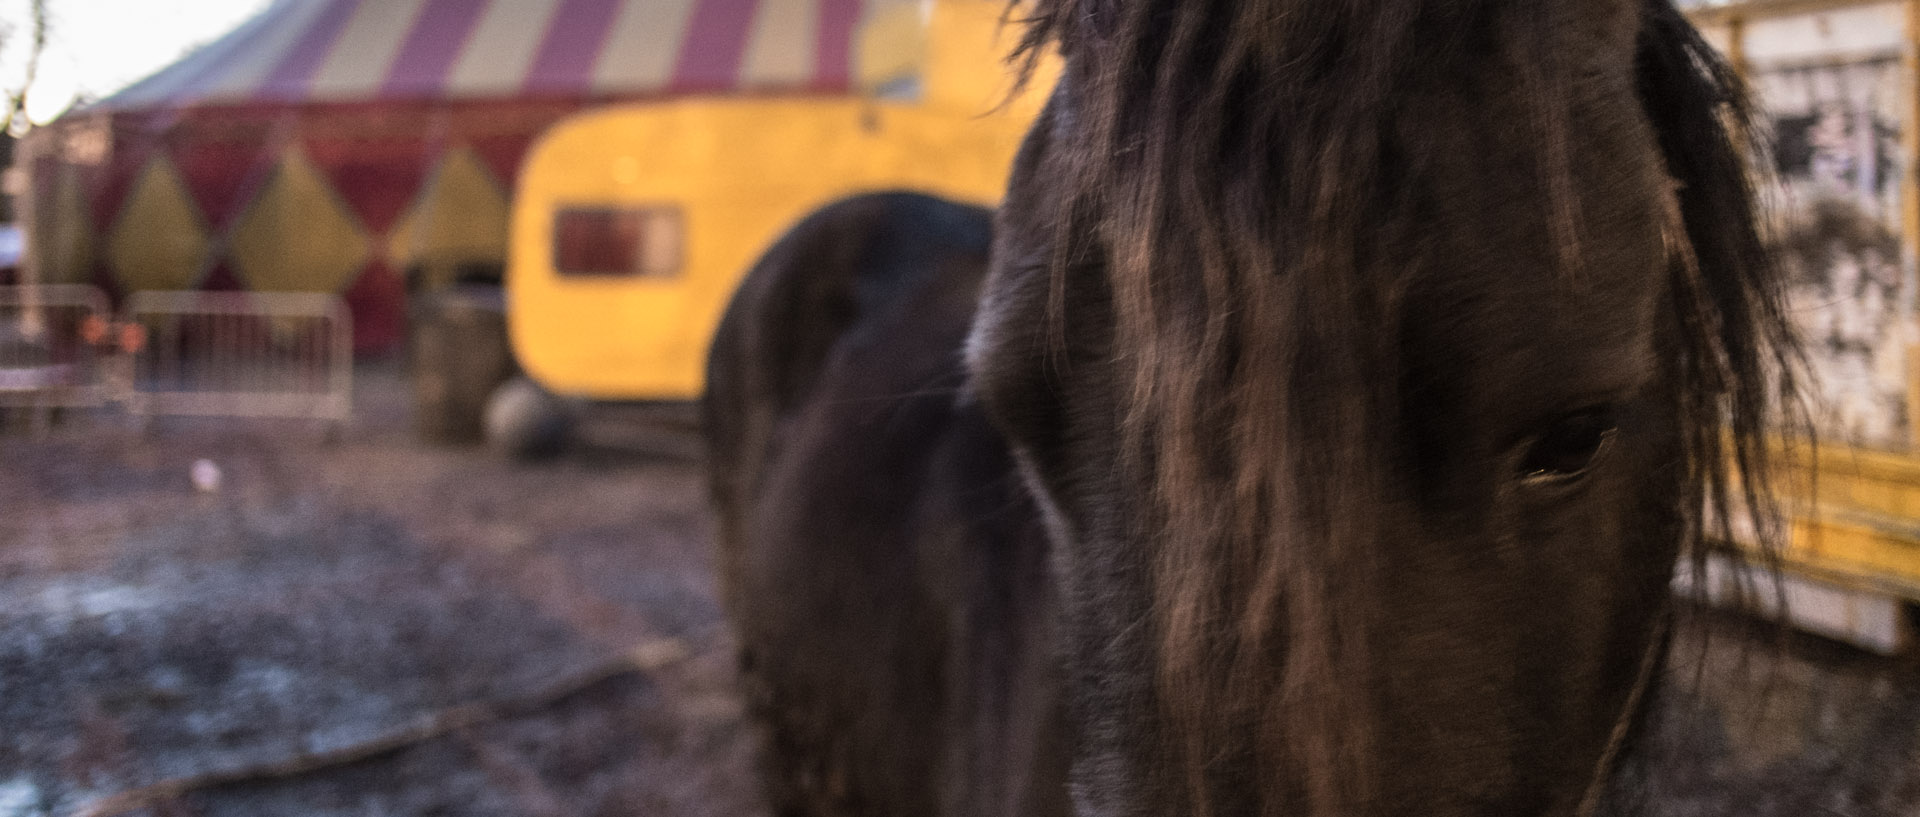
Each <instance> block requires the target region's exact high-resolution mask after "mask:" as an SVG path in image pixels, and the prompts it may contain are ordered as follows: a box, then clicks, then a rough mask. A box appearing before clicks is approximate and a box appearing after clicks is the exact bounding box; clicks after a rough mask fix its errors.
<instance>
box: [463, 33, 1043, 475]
mask: <svg viewBox="0 0 1920 817" xmlns="http://www.w3.org/2000/svg"><path fill="white" fill-rule="evenodd" d="M876 8H877V11H876V12H875V13H874V14H872V15H871V19H869V20H867V21H866V22H865V23H864V24H863V25H862V27H861V30H860V34H859V41H858V53H859V54H860V59H859V60H858V65H859V74H860V77H859V81H858V83H857V84H858V87H859V88H860V91H859V92H858V93H854V94H848V95H843V96H838V97H818V96H815V97H786V98H782V97H777V96H770V97H759V98H755V97H727V98H701V97H691V98H677V99H670V100H665V101H660V102H650V103H641V104H633V105H626V106H620V107H612V108H604V109H599V110H596V111H593V112H589V113H585V114H581V115H578V116H575V117H573V118H571V119H568V120H565V121H563V122H561V123H560V124H558V125H556V126H554V127H553V128H552V129H551V130H549V131H548V132H547V133H546V134H544V135H543V136H542V137H541V139H540V140H539V141H538V143H536V144H535V146H534V147H533V148H532V149H531V150H530V151H529V152H528V155H527V158H526V160H525V162H524V164H523V165H522V170H521V174H520V182H519V185H518V188H517V189H516V190H515V192H514V200H513V210H512V216H511V234H510V239H509V249H508V259H507V272H506V283H505V295H506V298H505V306H506V323H507V327H508V337H509V338H510V340H511V349H512V357H513V359H514V360H515V361H516V362H517V364H518V367H519V370H520V371H522V372H524V373H525V375H526V377H527V378H529V379H530V380H531V382H532V383H534V384H538V386H539V387H540V389H539V391H540V392H544V393H545V394H549V395H556V396H558V397H560V398H572V399H576V400H590V401H686V400H691V399H693V398H695V397H697V396H698V395H699V394H700V391H701V388H702V385H703V384H702V371H703V368H704V364H705V357H706V351H707V344H708V341H709V339H710V337H711V335H712V333H713V330H714V328H715V326H716V325H717V324H718V322H719V319H720V315H721V312H722V310H723V309H724V308H725V306H726V303H727V300H728V298H729V297H730V296H731V295H732V293H733V290H734V287H735V285H736V284H737V283H738V282H739V280H740V278H741V277H742V276H743V275H744V274H745V272H746V270H747V268H748V266H749V265H751V264H752V263H753V260H754V259H755V258H756V257H757V256H758V255H759V254H760V253H761V252H762V251H764V250H765V249H766V248H767V247H768V246H769V245H771V244H772V242H773V241H774V240H775V239H776V238H778V236H779V235H780V234H781V233H782V232H783V231H784V230H785V229H786V228H788V227H790V226H792V225H793V224H794V223H796V222H797V221H798V220H799V219H800V218H801V217H802V216H804V215H805V214H806V213H808V212H809V211H811V210H813V209H815V208H817V207H819V206H821V205H823V204H825V203H827V202H829V201H832V200H834V199H837V198H841V197H844V196H847V195H850V194H853V193H858V192H867V191H876V190H890V189H903V190H914V191H921V192H926V193H932V194H935V195H940V196H946V197H950V198H954V199H958V200H962V201H968V202H975V203H981V204H992V203H993V202H995V201H997V200H998V199H999V197H1000V194H1001V191H1002V189H1003V188H1004V185H1005V180H1006V174H1007V171H1008V168H1009V165H1010V164H1011V161H1012V157H1013V154H1014V152H1015V150H1016V149H1017V147H1018V145H1019V142H1020V140H1021V139H1022V137H1023V136H1024V134H1025V131H1026V128H1027V126H1028V125H1029V124H1030V123H1031V121H1032V118H1033V116H1034V115H1035V114H1036V113H1037V112H1038V108H1039V105H1040V102H1041V99H1040V94H1041V93H1043V92H1044V91H1045V90H1046V89H1047V88H1048V87H1050V84H1051V83H1050V82H1049V81H1047V78H1039V79H1036V81H1035V83H1034V88H1035V89H1036V90H1033V91H1030V92H1028V93H1026V94H1025V95H1023V96H1021V97H1018V98H1012V99H1009V98H1008V94H1009V92H1010V90H1011V86H1012V73H1011V72H1010V71H1009V70H1008V69H1007V67H1006V65H1005V63H1004V61H1003V60H1004V55H1005V53H1006V51H1007V46H1008V44H1009V42H1008V40H1007V38H1010V37H1011V36H1012V34H1011V32H1008V33H1006V34H1005V36H1004V37H1003V32H1002V29H1001V26H1000V24H999V22H1000V14H1001V12H1002V10H1003V6H1002V4H1001V3H999V2H997V0H935V1H934V2H928V3H892V4H883V5H879V6H877V7H876ZM492 401H493V403H494V405H493V407H492V408H490V409H489V411H491V412H493V413H494V414H493V416H491V418H490V419H489V421H488V422H489V423H490V425H489V427H488V429H489V434H490V435H494V434H496V433H498V434H501V435H503V436H505V437H509V438H514V439H515V440H516V441H512V442H509V444H508V447H509V448H514V449H524V448H527V447H529V445H530V444H531V443H532V440H531V438H528V437H527V434H528V433H530V429H537V428H545V429H547V430H548V436H550V435H551V432H554V431H556V430H557V426H555V425H554V424H553V423H554V422H555V421H557V420H558V419H559V418H558V417H557V416H554V414H553V412H554V411H555V410H557V409H559V408H560V404H559V403H554V402H552V401H543V398H542V397H541V395H540V394H539V393H538V392H536V391H534V390H531V389H529V388H528V387H527V385H525V384H515V383H512V382H508V383H507V384H506V385H505V387H504V388H501V389H496V390H495V394H494V395H493V397H492ZM516 407H517V408H516ZM529 410H531V411H529ZM530 423H531V424H532V425H529V424H530ZM532 433H533V434H534V436H535V437H538V436H540V434H541V433H540V432H537V431H534V432H532ZM536 447H537V446H536Z"/></svg>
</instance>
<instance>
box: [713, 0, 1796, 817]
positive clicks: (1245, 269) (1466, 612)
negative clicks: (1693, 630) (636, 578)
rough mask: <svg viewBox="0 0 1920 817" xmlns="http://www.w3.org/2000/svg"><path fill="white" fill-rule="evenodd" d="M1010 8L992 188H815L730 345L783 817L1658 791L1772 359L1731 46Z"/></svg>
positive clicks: (750, 286)
mask: <svg viewBox="0 0 1920 817" xmlns="http://www.w3.org/2000/svg"><path fill="white" fill-rule="evenodd" d="M1017 14H1018V15H1020V16H1022V17H1025V18H1027V20H1028V22H1027V25H1028V29H1027V31H1028V34H1027V37H1026V49H1027V50H1026V53H1028V54H1029V55H1031V54H1034V53H1038V51H1039V50H1040V49H1043V48H1047V47H1053V46H1057V47H1058V48H1059V50H1060V52H1061V54H1062V55H1063V56H1064V57H1065V70H1064V74H1063V76H1062V79H1061V81H1060V84H1059V86H1058V87H1057V89H1056V90H1055V93H1054V95H1053V97H1052V101H1051V102H1050V104H1049V106H1048V108H1047V109H1046V111H1045V113H1043V114H1042V116H1041V118H1040V120H1039V122H1038V123H1037V124H1036V126H1035V127H1034V130H1033V132H1032V134H1031V136H1030V137H1029V139H1028V141H1027V144H1026V146H1025V148H1024V150H1023V152H1022V155H1021V157H1020V159H1019V161H1018V163H1017V166H1016V168H1015V170H1014V174H1013V179H1012V183H1011V188H1010V190H1009V191H1008V196H1007V200H1006V204H1005V207H1004V208H1003V209H1002V210H1001V212H1000V213H999V215H998V220H997V222H994V223H993V224H992V229H991V230H990V229H989V215H988V214H987V213H985V212H983V211H979V210H975V209H971V208H966V207H962V206H959V205H954V204H949V203H944V202H940V201H936V200H932V199H927V198H924V197H918V196H912V195H907V194H888V195H878V196H869V197H862V198H857V199H852V200H849V201H846V202H842V203H839V204H836V205H833V206H831V207H828V208H827V209H825V210H823V211H821V212H820V213H817V214H815V215H814V216H812V217H810V218H809V219H807V220H806V221H805V222H803V223H802V224H801V225H799V226H798V227H796V228H795V229H794V230H793V231H792V232H791V233H789V234H788V235H787V236H786V237H785V238H784V239H782V240H781V242H780V243H779V244H778V245H777V246H776V247H774V249H773V250H772V251H771V252H770V253H769V254H768V255H767V257H766V258H765V259H763V260H762V261H761V262H760V264H759V265H758V266H757V267H756V269H755V270H754V271H753V272H752V274H751V275H750V276H749V277H748V279H747V281H746V283H745V285H744V286H743V288H742V290H741V291H740V293H739V295H738V296H737V298H736V300H735V302H734V304H733V306H732V308H731V310H730V311H729V313H728V315H727V318H726V320H725V322H724V324H723V325H722V327H721V330H720V332H719V334H718V336H717V338H716V340H715V346H714V351H713V359H712V363H711V369H710V384H711V388H710V392H709V394H708V397H707V403H706V411H707V417H706V420H707V423H708V424H709V431H710V434H711V440H712V442H711V453H712V465H713V469H714V473H713V492H714V498H715V502H716V504H717V506H718V509H719V511H720V514H721V518H722V530H721V535H722V542H721V545H722V548H723V571H724V574H723V576H722V583H723V588H724V594H725V597H726V602H727V605H728V608H729V611H730V613H731V615H732V618H733V621H734V623H735V625H736V628H737V631H738V634H739V638H740V643H741V662H742V670H743V676H744V683H745V684H746V688H747V691H748V693H749V698H750V706H751V708H752V711H753V713H754V715H755V717H756V718H757V719H758V721H759V722H760V723H762V724H763V725H764V726H765V727H766V731H767V734H768V739H769V741H770V742H769V750H768V757H769V765H770V769H769V778H770V782H771V792H772V796H773V800H774V803H775V805H776V807H777V808H778V810H779V812H780V813H781V814H783V815H896V816H898V817H920V815H1064V814H1078V815H1085V816H1086V817H1092V816H1094V815H1098V816H1099V817H1121V816H1122V815H1141V816H1142V817H1145V816H1147V815H1152V816H1154V817H1158V816H1160V815H1308V816H1309V817H1334V816H1336V815H1338V816H1341V817H1346V816H1349V815H1376V814H1377V815H1388V814H1391V815H1443V816H1452V815H1485V816H1489V817H1490V816H1491V815H1585V814H1591V813H1601V812H1608V813H1625V812H1631V811H1633V810H1634V804H1633V802H1632V798H1631V797H1628V796H1626V795H1625V794H1624V793H1623V792H1625V791H1626V790H1627V789H1630V788H1631V787H1630V786H1626V785H1622V784H1621V782H1620V781H1621V780H1622V779H1623V777H1625V776H1627V775H1625V774H1624V772H1623V770H1626V769H1630V768H1631V767H1632V765H1633V764H1632V763H1631V761H1632V759H1633V758H1634V756H1635V746H1636V744H1635V737H1636V735H1637V734H1638V732H1639V731H1640V728H1641V727H1642V726H1643V725H1644V722H1645V720H1646V718H1647V714H1646V713H1648V712H1649V711H1650V706H1651V702H1652V700H1653V698H1654V695H1655V693H1656V692H1657V689H1656V688H1657V686H1658V682H1657V679H1658V678H1659V676H1660V669H1661V666H1662V664H1663V662H1664V661H1665V657H1666V649H1667V647H1666V643H1667V639H1666V632H1667V622H1668V620H1669V618H1670V616H1671V613H1672V611H1671V604H1670V601H1669V598H1670V592H1669V582H1670V579H1671V577H1672V575H1673V573H1674V570H1675V569H1676V566H1677V565H1682V564H1685V557H1686V556H1688V555H1689V554H1693V555H1697V554H1698V553H1699V551H1700V548H1701V545H1702V542H1703V541H1706V540H1707V539H1708V538H1710V535H1711V534H1713V533H1714V531H1713V530H1711V529H1710V528H1711V524H1710V523H1709V522H1708V521H1706V520H1709V519H1714V518H1721V519H1724V518H1726V516H1727V514H1726V510H1727V505H1728V503H1727V501H1726V498H1727V495H1728V493H1729V492H1730V491H1733V490H1735V489H1734V488H1732V487H1730V486H1734V485H1740V486H1744V489H1745V490H1748V491H1753V492H1758V493H1756V496H1757V497H1763V496H1764V488H1765V484H1766V483H1765V474H1764V469H1763V468H1762V466H1763V465H1764V463H1763V461H1762V460H1763V455H1762V450H1763V449H1762V447H1761V445H1760V443H1759V438H1760V436H1761V435H1762V434H1763V432H1764V431H1765V430H1766V429H1767V428H1768V427H1769V425H1770V424H1771V423H1772V422H1773V419H1772V414H1773V409H1772V406H1773V405H1774V403H1773V402H1772V401H1773V398H1774V397H1775V396H1776V395H1778V394H1779V393H1780V391H1781V390H1782V389H1784V388H1785V385H1784V384H1781V383H1778V382H1775V381H1777V380H1779V379H1780V378H1779V377H1777V376H1776V375H1775V374H1772V373H1777V372H1783V371H1788V370H1789V369H1788V367H1786V365H1785V364H1786V363H1787V362H1788V361H1789V360H1790V358H1791V355H1792V352H1791V348H1792V347H1791V344H1790V342H1789V337H1788V333H1787V330H1786V328H1785V324H1784V322H1783V320H1782V315H1781V312H1780V308H1779V306H1778V299H1777V293H1776V281H1775V278H1774V275H1773V273H1772V270H1771V267H1770V266H1769V264H1768V263H1767V262H1766V260H1765V258H1764V257H1763V255H1762V253H1761V250H1760V243H1759V241H1758V240H1757V238H1756V235H1755V230H1754V226H1753V213H1752V212H1751V196H1750V192H1749V188H1748V184H1747V179H1746V176H1745V173H1744V171H1743V165H1742V162H1741V161H1740V156H1741V151H1740V149H1739V147H1738V144H1737V140H1738V138H1739V134H1740V127H1741V123H1742V121H1743V120H1742V110H1741V108H1740V106H1739V104H1738V95H1737V93H1736V91H1735V89H1734V88H1733V87H1732V86H1733V85H1734V83H1733V81H1732V79H1731V78H1730V76H1729V75H1728V73H1727V72H1726V70H1725V69H1724V68H1723V67H1722V66H1721V64H1720V63H1719V62H1718V61H1716V59H1715V57H1714V56H1713V55H1712V54H1711V53H1710V51H1709V49H1708V48H1707V46H1705V45H1704V44H1703V43H1702V42H1701V40H1700V39H1699V37H1698V35H1697V34H1696V33H1695V32H1694V31H1693V29H1692V28H1691V27H1690V26H1689V25H1688V23H1687V22H1686V21H1685V19H1684V18H1683V17H1681V15H1680V14H1679V13H1678V12H1676V11H1675V10H1674V9H1673V8H1672V7H1671V6H1670V5H1669V0H1038V2H1036V3H1034V4H1033V5H1032V7H1031V8H1023V9H1020V10H1019V11H1018V12H1017ZM990 233H991V237H990ZM1729 432H1730V433H1729ZM1729 463H1731V465H1729ZM1743 504H1749V505H1752V506H1753V507H1754V508H1755V512H1756V513H1757V514H1759V516H1760V521H1761V522H1763V523H1765V522H1767V521H1768V520H1770V519H1771V518H1772V517H1771V515H1769V514H1767V513H1766V512H1765V511H1766V503H1765V502H1762V501H1757V500H1756V499H1755V497H1749V502H1747V503H1743ZM1703 508H1704V509H1708V511H1710V512H1708V513H1702V509H1703ZM1716 508H1717V509H1718V510H1719V511H1720V513H1719V514H1717V515H1716V514H1715V513H1712V512H1711V511H1713V510H1714V509H1716ZM1761 529H1762V531H1763V532H1765V531H1770V530H1772V529H1773V527H1772V526H1770V525H1766V524H1763V525H1762V526H1761Z"/></svg>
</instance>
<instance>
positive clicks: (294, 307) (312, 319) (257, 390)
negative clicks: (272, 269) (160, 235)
mask: <svg viewBox="0 0 1920 817" xmlns="http://www.w3.org/2000/svg"><path fill="white" fill-rule="evenodd" d="M125 315H126V317H125V320H126V324H125V325H126V326H127V327H131V328H130V329H129V330H128V331H130V332H132V333H133V336H132V337H131V338H130V339H129V340H130V343H129V344H128V345H129V346H130V351H131V352H132V355H131V366H130V371H129V372H128V374H127V382H126V390H127V391H126V400H127V408H128V410H129V411H131V412H133V413H135V414H143V415H153V414H198V415H220V416H230V417H292V418H315V419H330V420H337V421H345V420H346V419H347V418H348V416H349V414H350V413H351V412H352V406H353V325H352V318H351V317H349V315H348V313H347V307H346V304H345V303H344V302H342V301H341V300H340V298H338V297H336V296H332V295H322V294H316V293H294V292H137V293H134V294H133V296H132V297H130V298H129V299H128V301H127V308H126V313H125Z"/></svg>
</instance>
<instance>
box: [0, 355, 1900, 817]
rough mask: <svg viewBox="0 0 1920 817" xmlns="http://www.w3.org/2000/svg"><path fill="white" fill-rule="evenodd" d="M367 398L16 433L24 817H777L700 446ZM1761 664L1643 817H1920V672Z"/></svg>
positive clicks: (1677, 674) (681, 439) (19, 813)
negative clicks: (203, 486) (492, 421)
mask: <svg viewBox="0 0 1920 817" xmlns="http://www.w3.org/2000/svg"><path fill="white" fill-rule="evenodd" d="M361 375H362V376H361V379H360V382H359V395H358V398H357V399H358V402H359V405H358V416H357V419H356V423H355V424H354V425H353V426H352V427H351V428H350V429H349V430H347V432H346V433H345V434H344V435H341V436H340V438H338V439H332V440H330V439H328V435H327V434H325V433H323V429H321V428H318V427H313V426H309V425H306V424H302V423H289V422H273V421H257V422H247V423H235V422H226V421H193V422H187V421H169V422H161V423H158V424H156V425H154V426H153V427H151V428H149V429H146V430H145V431H144V432H143V431H141V430H139V429H136V428H134V427H132V426H130V425H129V424H128V423H127V422H126V421H125V420H124V419H123V418H119V417H117V416H114V415H104V414H103V415H94V416H84V417H76V418H71V419H70V420H69V421H68V422H65V423H62V424H60V425H58V426H57V427H56V428H55V429H54V430H53V431H52V432H51V433H49V434H46V435H44V436H32V435H20V434H14V435H12V436H0V463H4V467H0V817H41V815H76V814H89V813H91V814H108V813H118V814H146V815H168V816H172V815H209V816H211V815H234V816H235V817H239V816H240V815H249V816H250V815H342V816H344V815H382V816H385V817H416V816H419V817H425V815H483V816H484V815H532V816H534V817H548V815H588V816H589V817H597V816H598V815H688V816H689V817H708V816H711V817H744V816H745V815H759V814H761V813H762V810H761V806H760V804H759V803H758V802H757V799H756V796H755V786H754V785H753V783H752V778H751V769H752V766H753V762H752V758H753V751H752V747H751V740H750V739H749V737H748V733H747V730H746V729H745V728H744V727H743V726H742V725H741V722H740V719H739V709H740V708H739V705H738V702H737V701H736V700H735V699H734V698H733V696H732V694H731V683H732V681H731V676H730V675H729V671H730V670H729V664H730V662H729V660H728V658H727V656H728V654H729V652H730V648H729V647H728V645H727V641H726V635H725V629H724V627H723V625H722V623H721V620H720V615H719V611H718V608H717V606H716V604H715V602H714V597H713V592H712V587H711V584H710V557H709V554H708V550H707V548H708V538H709V533H710V524H709V521H708V520H707V518H706V515H705V511H704V502H703V497H702V491H701V485H700V476H699V467H698V464H697V462H695V460H694V459H693V456H692V452H693V451H694V449H695V445H694V442H693V440H692V439H691V438H690V437H689V436H688V435H687V434H686V433H685V432H684V431H679V432H676V431H671V430H663V429H660V428H651V429H636V428H634V427H632V426H618V425H605V424H603V425H602V426H601V427H599V428H597V429H596V430H595V431H596V433H595V434H594V442H593V443H591V444H589V445H586V446H583V447H582V449H581V450H577V451H575V452H573V453H571V454H569V455H568V456H566V457H564V458H562V459H560V460H558V461H555V462H551V463H546V464H537V465H514V464H509V463H506V462H503V461H501V460H499V459H498V458H496V457H494V456H492V455H490V454H488V453H487V452H485V451H481V450H459V449H440V448H431V447H427V446H424V445H422V444H419V443H416V442H414V441H413V440H412V438H411V436H410V435H409V433H408V431H407V417H406V410H405V390H404V388H403V385H402V381H401V378H400V374H399V373H398V372H397V371H396V370H393V369H391V368H389V367H383V366H373V367H368V368H366V369H365V370H364V371H363V372H362V373H361ZM199 459H206V460H208V461H210V462H212V463H214V464H215V465H216V466H217V467H218V469H219V471H220V476H221V478H220V486H219V488H218V489H217V490H214V491H202V490H198V489H196V488H195V486H194V485H193V483H192V481H191V479H190V477H189V474H190V472H191V470H192V468H193V463H194V462H195V461H196V460H199ZM1769 633H1770V631H1769V630H1766V629H1764V628H1756V627H1754V626H1753V625H1750V624H1747V623H1743V622H1738V621H1733V620H1731V619H1728V618H1725V617H1718V616H1704V617H1701V618H1698V619H1697V620H1695V621H1693V622H1692V623H1691V624H1690V625H1689V626H1688V627H1686V628H1685V629H1684V630H1683V631H1682V633H1681V634H1680V641H1679V645H1678V647H1677V652H1676V655H1677V657H1678V658H1679V660H1677V661H1676V665H1675V668H1674V670H1673V674H1672V678H1670V679H1669V681H1670V682H1669V687H1670V688H1671V689H1672V690H1673V694H1671V695H1669V696H1668V698H1667V703H1666V705H1665V707H1664V713H1665V717H1664V718H1663V719H1662V721H1661V724H1660V725H1659V726H1658V727H1657V728H1656V729H1655V730H1654V733H1653V740H1652V745H1653V746H1654V752H1653V754H1652V757H1651V762H1650V763H1649V764H1648V768H1649V770H1650V771H1649V774H1648V779H1647V783H1646V785H1645V790H1646V792H1647V796H1648V800H1649V811H1651V812H1652V813H1653V814H1655V815H1671V816H1672V817H1693V816H1694V815H1781V817H1788V816H1791V817H1800V816H1801V815H1847V816H1848V817H1858V816H1859V815H1920V691H1917V690H1920V687H1917V686H1916V684H1915V683H1914V682H1913V680H1912V679H1914V678H1915V677H1916V673H1915V672H1914V671H1913V670H1912V669H1911V668H1909V667H1906V666H1904V665H1902V664H1900V663H1898V662H1894V661H1889V660H1885V659H1877V658H1871V657H1867V656H1863V655H1861V654H1858V653H1855V652H1851V651H1849V650H1846V649H1844V648H1840V647H1837V646H1834V645H1831V644H1827V643H1824V642H1818V641H1815V640H1813V639H1787V640H1785V641H1784V642H1782V641H1781V640H1779V639H1775V638H1772V637H1771V636H1770V635H1769ZM176 784H178V785H176ZM128 793H133V794H134V795H135V796H124V795H127V794H128Z"/></svg>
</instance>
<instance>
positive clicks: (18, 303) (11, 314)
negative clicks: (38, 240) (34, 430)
mask: <svg viewBox="0 0 1920 817" xmlns="http://www.w3.org/2000/svg"><path fill="white" fill-rule="evenodd" d="M111 317H112V311H111V307H109V306H108V304H107V296H106V293H103V292H101V291H100V290H99V289H97V288H95V287H90V286H86V285H82V284H38V285H33V286H9V287H0V406H8V407H22V406H24V407H34V408H54V407H74V406H93V405H99V404H101V403H103V402H105V401H106V400H107V399H108V397H109V390H110V387H109V384H108V380H107V376H106V367H105V366H104V365H103V363H104V359H105V355H104V351H105V349H106V348H107V347H106V346H105V344H107V343H109V342H110V341H111V338H109V337H108V334H109V332H110V330H111V328H112V320H111Z"/></svg>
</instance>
